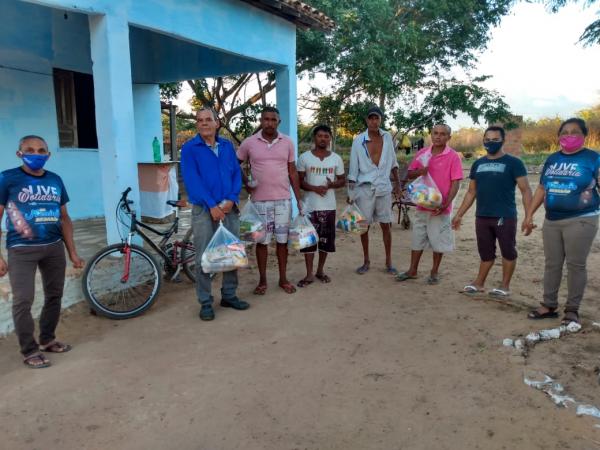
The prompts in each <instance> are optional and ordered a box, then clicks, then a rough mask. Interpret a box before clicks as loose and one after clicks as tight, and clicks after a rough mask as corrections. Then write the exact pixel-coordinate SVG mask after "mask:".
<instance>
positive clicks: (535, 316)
mask: <svg viewBox="0 0 600 450" xmlns="http://www.w3.org/2000/svg"><path fill="white" fill-rule="evenodd" d="M546 308H547V307H546ZM547 309H548V311H547V312H545V313H541V312H539V311H538V310H537V309H533V310H531V311H529V314H527V318H528V319H531V320H541V319H555V318H556V317H558V313H557V312H556V308H547Z"/></svg>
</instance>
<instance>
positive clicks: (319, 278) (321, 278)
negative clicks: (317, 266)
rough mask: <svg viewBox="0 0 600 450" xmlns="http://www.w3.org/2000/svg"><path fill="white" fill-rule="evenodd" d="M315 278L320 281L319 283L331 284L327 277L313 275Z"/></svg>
mask: <svg viewBox="0 0 600 450" xmlns="http://www.w3.org/2000/svg"><path fill="white" fill-rule="evenodd" d="M315 278H316V279H317V280H321V283H331V278H329V277H328V276H327V275H325V274H324V273H323V274H319V273H317V274H315Z"/></svg>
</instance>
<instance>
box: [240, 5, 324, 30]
mask: <svg viewBox="0 0 600 450" xmlns="http://www.w3.org/2000/svg"><path fill="white" fill-rule="evenodd" d="M241 1H243V2H245V3H249V4H251V5H252V6H255V7H257V8H260V9H262V10H265V11H268V12H270V13H271V14H275V15H276V16H280V17H283V18H284V19H286V20H289V21H290V22H292V23H294V24H295V25H296V26H299V27H301V28H315V29H318V30H322V31H328V30H331V29H332V28H333V27H334V26H335V22H334V21H333V20H332V19H330V18H329V17H327V16H326V15H325V14H324V13H322V12H321V11H319V10H318V9H316V8H313V7H312V6H310V5H307V4H306V3H304V2H301V1H300V0H241Z"/></svg>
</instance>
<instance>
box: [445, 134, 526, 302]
mask: <svg viewBox="0 0 600 450" xmlns="http://www.w3.org/2000/svg"><path fill="white" fill-rule="evenodd" d="M504 138H505V132H504V129H503V128H502V127H497V126H492V127H488V129H487V130H485V133H484V135H483V146H484V148H485V149H486V151H487V155H485V156H483V157H482V158H480V159H478V160H477V161H475V162H474V163H473V166H472V167H471V174H470V178H471V181H470V183H469V190H468V192H467V193H466V194H465V198H464V199H463V202H462V204H461V206H460V208H459V209H458V211H457V213H456V215H455V216H454V219H453V220H452V227H453V228H454V229H458V228H459V227H460V225H461V221H462V217H463V216H464V214H465V213H466V212H467V211H468V209H469V208H470V207H471V205H473V202H474V201H475V200H477V207H476V209H477V210H476V213H475V215H476V219H475V234H476V236H477V249H478V250H479V256H480V258H481V264H480V265H479V273H478V275H477V278H476V279H475V281H473V283H471V284H469V285H467V286H465V287H464V289H463V292H464V293H465V294H476V293H478V292H483V290H484V285H485V280H486V279H487V276H488V273H489V272H490V269H491V268H492V266H493V265H494V260H495V259H496V241H498V246H499V247H500V253H501V254H502V285H501V286H500V287H498V288H495V289H492V290H491V291H490V292H489V294H490V295H492V296H496V297H500V298H506V297H508V296H509V295H510V280H511V278H512V275H513V273H514V271H515V267H516V265H517V241H516V236H517V205H516V202H515V186H519V190H520V191H521V196H522V198H523V205H524V207H525V210H527V207H528V206H529V204H530V203H531V188H530V187H529V181H528V180H527V169H526V168H525V165H524V164H523V162H522V161H521V160H520V159H519V158H516V157H514V156H512V155H507V154H506V153H504V152H503V151H502V146H503V144H504Z"/></svg>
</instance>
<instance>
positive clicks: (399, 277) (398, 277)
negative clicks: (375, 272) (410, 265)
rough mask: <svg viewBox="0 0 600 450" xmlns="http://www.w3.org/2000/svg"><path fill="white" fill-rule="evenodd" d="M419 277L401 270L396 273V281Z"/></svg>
mask: <svg viewBox="0 0 600 450" xmlns="http://www.w3.org/2000/svg"><path fill="white" fill-rule="evenodd" d="M416 279H417V277H416V276H413V275H409V274H408V272H401V273H399V274H398V275H396V281H406V280H416Z"/></svg>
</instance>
